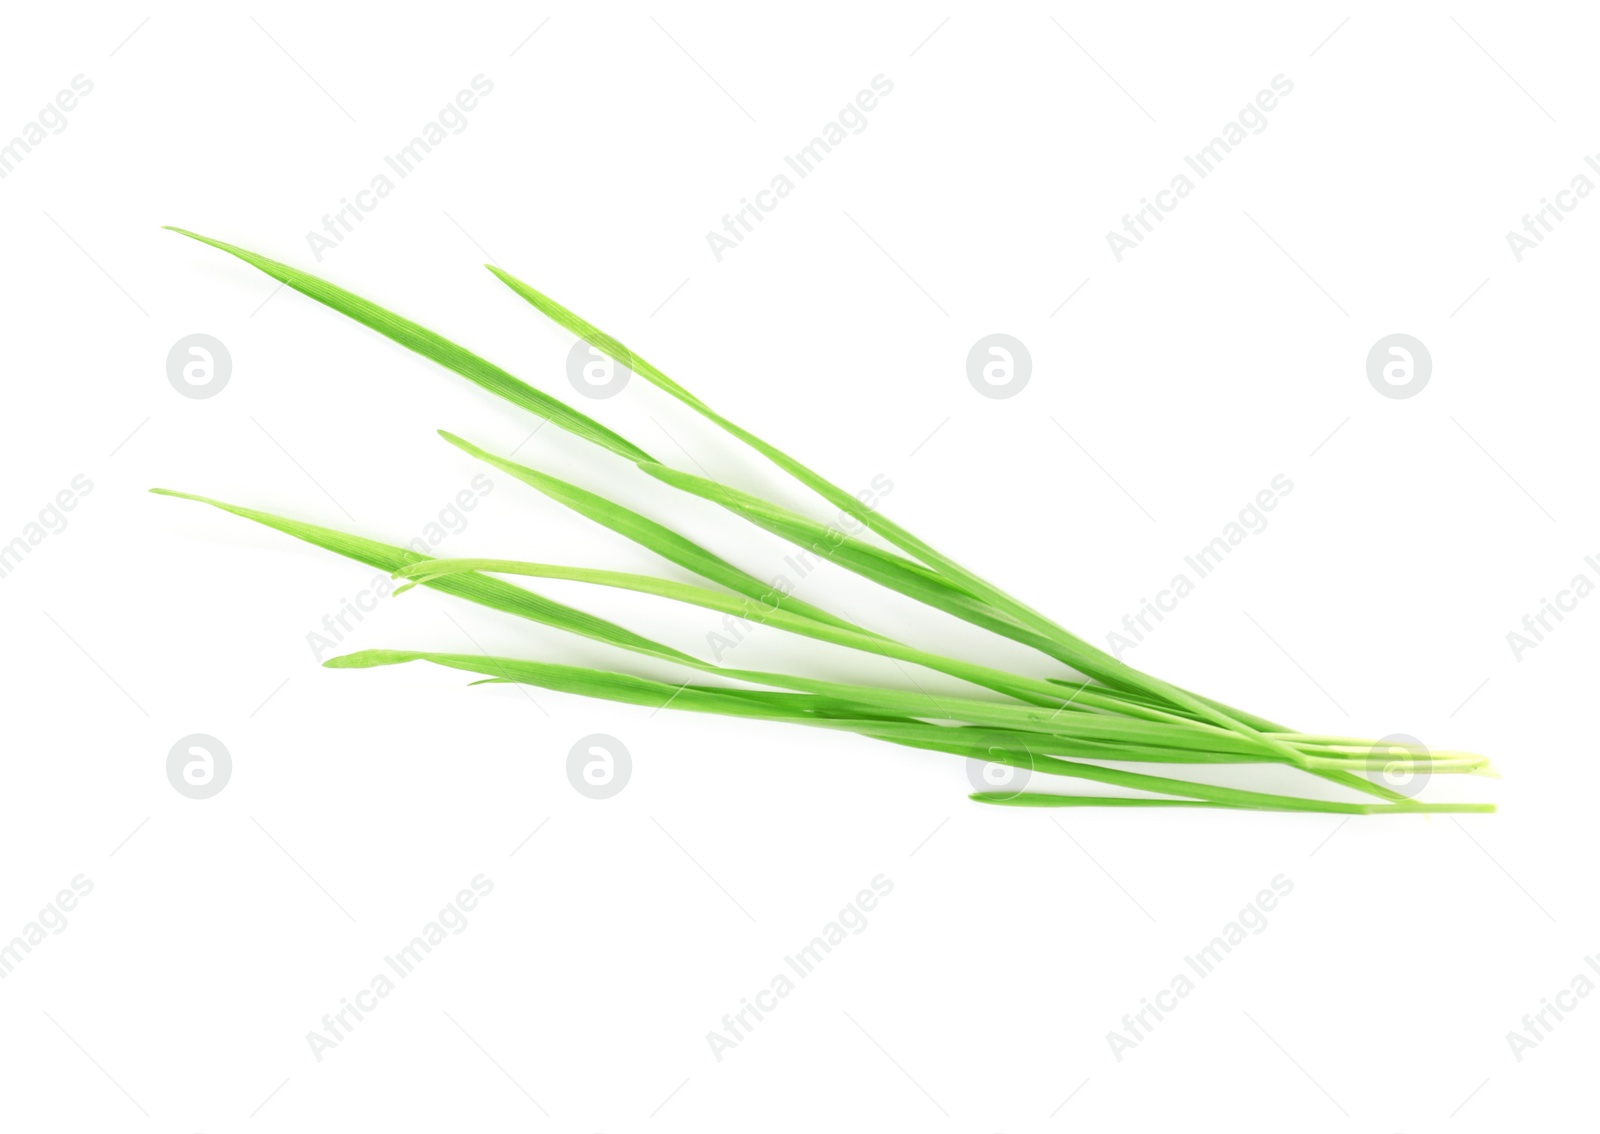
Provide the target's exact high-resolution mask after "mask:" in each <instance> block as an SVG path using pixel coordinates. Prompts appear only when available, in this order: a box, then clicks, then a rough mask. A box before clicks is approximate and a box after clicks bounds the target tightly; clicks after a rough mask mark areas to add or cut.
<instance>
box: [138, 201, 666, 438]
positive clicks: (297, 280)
mask: <svg viewBox="0 0 1600 1134" xmlns="http://www.w3.org/2000/svg"><path fill="white" fill-rule="evenodd" d="M166 227H167V228H168V229H169V230H170V231H172V232H176V233H179V234H180V235H183V236H187V237H189V238H191V239H193V240H198V241H200V243H202V244H209V245H211V247H213V248H219V249H221V250H222V251H224V252H227V253H228V254H230V255H232V256H237V257H238V258H239V259H241V260H243V261H244V262H245V263H247V264H249V265H250V266H251V267H253V268H258V269H260V270H261V271H263V272H265V273H266V274H267V275H269V276H271V277H272V278H273V279H275V280H278V281H280V282H281V283H284V284H287V285H288V286H289V287H292V288H294V290H295V291H298V292H300V293H301V294H302V295H306V296H309V297H311V298H312V299H314V300H316V301H317V302H318V303H321V304H323V305H324V306H327V307H331V308H333V310H335V311H337V312H339V313H340V314H341V315H347V316H349V317H350V318H351V319H354V320H355V321H356V322H357V323H360V324H362V325H363V326H366V327H370V328H372V329H373V330H374V331H377V332H378V333H379V334H380V335H384V336H385V337H387V338H390V339H393V340H394V341H395V342H397V343H399V344H400V345H401V346H403V347H405V348H406V349H408V350H413V351H416V352H417V353H418V354H420V355H422V356H423V357H424V358H428V359H432V360H433V361H434V362H437V363H438V364H439V365H440V366H443V367H444V368H445V369H447V370H453V371H455V372H456V373H457V374H459V375H461V376H462V377H463V378H465V379H467V380H468V381H470V382H475V383H477V384H478V385H479V386H482V387H483V388H484V389H485V390H488V391H489V392H490V393H492V394H498V395H499V396H500V397H502V398H504V399H505V400H506V401H508V402H510V403H511V404H513V405H516V406H520V407H521V408H523V409H525V410H527V411H528V412H529V413H531V414H534V415H535V416H537V417H542V418H544V419H545V420H546V421H549V422H551V423H552V424H554V425H558V426H560V427H561V428H562V429H565V430H567V431H568V432H569V433H573V434H576V435H577V436H579V437H582V438H584V439H585V440H588V441H593V442H594V443H595V444H596V445H599V446H601V447H602V448H605V449H608V450H610V451H611V452H613V453H616V454H617V455H618V456H620V457H624V458H626V459H628V460H630V461H640V460H649V459H650V455H649V454H648V453H646V452H645V451H644V450H643V449H641V448H639V447H638V446H637V445H635V444H633V443H632V442H631V441H629V440H628V439H627V438H626V437H623V436H622V435H621V434H618V433H614V432H613V431H611V430H610V429H607V428H606V427H605V426H603V425H601V424H600V423H599V422H598V421H595V420H594V419H593V418H590V417H588V416H586V415H585V414H582V413H579V412H578V411H577V410H575V409H573V408H572V407H571V406H569V405H567V404H566V403H564V402H562V401H560V400H558V399H556V398H553V397H551V396H550V395H549V394H546V393H544V392H542V391H540V390H536V389H534V388H533V387H532V386H530V385H528V384H527V383H526V382H524V381H522V379H520V378H517V377H515V376H514V375H512V374H510V373H508V372H507V371H505V370H503V369H501V368H500V367H498V366H496V365H495V364H494V363H492V362H490V361H488V360H487V359H485V358H481V357H479V356H478V355H476V354H474V353H472V352H471V351H470V350H468V349H467V348H466V347H463V346H460V345H458V344H457V343H453V342H451V341H450V340H449V339H447V338H445V337H444V336H442V335H438V334H435V333H434V332H432V331H430V330H428V329H427V328H426V327H423V326H421V325H419V324H417V323H414V322H412V321H411V320H410V319H407V318H405V317H404V316H401V315H396V314H395V313H394V312H393V311H390V310H388V309H386V308H383V307H380V306H378V305H377V304H376V303H373V302H372V301H371V300H368V299H363V298H362V297H361V296H359V295H356V294H355V293H354V292H349V291H346V290H345V289H344V288H342V287H339V286H337V285H336V284H332V283H329V282H328V281H327V280H324V279H321V278H320V277H318V276H314V275H311V274H310V273H309V272H302V271H300V270H299V269H298V268H293V267H290V266H289V265H288V264H283V263H279V262H278V261H277V260H272V259H269V258H267V257H266V256H262V255H260V254H258V253H255V252H251V251H248V250H247V249H244V248H240V247H237V246H236V245H233V244H228V243H225V242H224V241H221V240H213V239H212V238H211V237H209V236H201V235H199V234H198V233H194V232H189V231H188V230H186V229H182V228H174V227H172V226H171V225H168V226H166Z"/></svg>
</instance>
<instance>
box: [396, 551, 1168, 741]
mask: <svg viewBox="0 0 1600 1134" xmlns="http://www.w3.org/2000/svg"><path fill="white" fill-rule="evenodd" d="M480 571H481V572H486V573H489V574H497V575H523V576H529V577H533V578H539V579H565V580H570V581H573V582H582V583H590V584H593V585H596V586H603V587H614V588H617V589H620V590H627V591H635V592H638V593H640V594H649V595H656V596H658V597H660V598H666V599H671V600H673V601H675V602H681V603H688V604H690V605H693V606H698V607H702V608H704V609H706V610H714V611H717V612H719V613H722V614H728V615H731V616H733V617H734V618H737V619H740V620H742V621H745V622H751V623H761V624H765V625H768V626H772V627H775V628H777V629H780V630H784V631H787V632H789V633H791V634H798V635H802V636H804V637H807V638H812V639H814V640H816V641H821V642H828V643H830V644H832V645H837V646H844V647H847V648H849V649H854V650H859V651H861V652H863V653H869V654H876V655H877V656H879V657H884V658H890V659H893V660H895V661H904V662H910V663H912V664H914V665H920V666H925V667H926V668H928V669H932V670H937V671H938V672H941V673H945V674H949V675H950V676H951V677H958V678H961V679H962V680H964V681H969V682H971V683H972V684H974V685H979V686H982V687H984V688H986V689H991V690H994V691H995V692H997V693H1004V694H1006V695H1007V696H1010V697H1015V698H1016V699H1018V700H1020V701H1025V702H1027V703H1029V704H1032V705H1039V706H1043V707H1046V708H1057V709H1059V708H1065V707H1071V708H1073V709H1075V710H1077V709H1090V708H1098V709H1106V710H1109V711H1112V712H1120V713H1123V714H1125V715H1128V716H1133V717H1139V718H1141V719H1144V720H1164V721H1171V722H1176V723H1184V722H1185V721H1186V720H1187V718H1184V717H1180V716H1177V715H1175V714H1172V713H1168V712H1164V711H1162V710H1160V709H1155V708H1149V707H1146V706H1145V705H1142V704H1130V703H1128V702H1126V701H1124V700H1122V699H1121V698H1120V697H1118V696H1114V695H1112V694H1111V691H1097V690H1093V689H1085V690H1079V691H1078V692H1076V693H1074V694H1072V695H1070V696H1069V695H1067V694H1066V693H1065V691H1064V690H1062V688H1061V687H1060V686H1057V685H1054V684H1052V683H1051V682H1048V681H1043V680H1040V679H1036V678H1030V677H1022V676H1018V675H1016V674H1010V673H1006V672H1004V671H1002V670H997V669H992V668H990V667H988V666H984V665H978V664H976V663H973V662H968V661H963V660H961V659H959V658H950V657H944V656H942V655H939V654H934V653H930V652H928V651H926V650H919V649H917V648H916V647H914V646H907V645H905V644H903V643H900V642H897V641H893V640H891V639H889V638H884V637H881V636H879V635H876V634H866V633H863V632H861V631H860V630H857V629H854V628H843V627H838V626H834V625H830V624H825V623H822V622H818V621H816V620H815V619H812V618H808V617H805V616H803V615H797V614H794V613H792V612H790V611H788V610H785V609H783V608H782V606H779V605H767V604H763V603H760V602H758V601H757V600H754V599H751V598H749V597H746V596H736V595H727V594H723V593H722V592H720V591H713V590H709V589H707V588H705V587H698V586H694V585H692V584H689V583H678V582H673V581H671V580H668V579H657V578H655V577H653V576H650V575H634V574H628V573H626V572H621V571H599V570H594V569H591V568H587V567H559V566H555V565H552V564H548V563H527V562H522V561H519V560H510V559H438V560H430V561H429V562H426V563H417V564H413V565H412V566H410V567H406V568H404V569H402V570H400V571H397V572H396V573H395V577H396V578H397V579H412V580H423V579H432V578H438V577H440V576H444V575H453V574H460V573H463V572H468V573H470V572H480Z"/></svg>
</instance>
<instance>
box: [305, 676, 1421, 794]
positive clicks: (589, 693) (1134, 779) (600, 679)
mask: <svg viewBox="0 0 1600 1134" xmlns="http://www.w3.org/2000/svg"><path fill="white" fill-rule="evenodd" d="M413 661H425V662H431V663H433V664H435V665H440V666H445V667H447V668H450V669H458V670H462V671H465V672H467V673H477V674H481V675H483V676H485V677H489V678H492V679H496V680H499V681H512V682H517V683H521V684H526V685H533V686H536V687H539V688H543V689H550V690H553V691H556V692H561V693H574V694H578V695H581V696H586V697H596V698H600V699H604V700H609V701H619V702H622V703H625V704H633V705H641V706H649V707H650V708H652V709H660V708H664V707H668V706H670V707H672V708H675V709H680V710H684V711H688V712H707V713H715V714H718V715H722V716H734V717H755V718H760V719H765V720H778V721H787V722H789V723H792V724H805V725H811V726H814V727H822V728H834V729H840V728H843V729H851V724H852V723H851V722H848V721H840V720H830V719H827V718H823V717H818V716H814V715H811V714H807V713H805V712H804V711H802V710H799V709H786V708H785V707H784V702H783V701H782V700H781V697H782V696H783V695H768V696H763V697H759V698H754V697H740V696H735V695H730V693H729V692H727V691H723V690H709V689H703V688H698V687H693V686H680V687H678V688H674V687H673V686H670V685H667V684H666V683H664V682H660V681H652V680H650V679H647V678H639V677H631V676H628V675H625V674H617V673H610V672H606V671H603V670H594V669H587V668H584V667H579V666H568V665H555V664H552V663H548V662H536V661H529V660H526V659H521V658H503V657H480V656H478V655H475V654H450V653H438V652H433V651H427V650H362V651H359V652H357V653H354V654H346V655H344V656H342V657H337V658H329V659H328V660H327V661H325V662H323V663H322V664H323V665H325V666H327V667H328V668H330V669H369V668H373V667H377V666H388V665H402V664H405V663H408V662H413ZM900 743H903V744H906V745H908V746H910V747H916V748H924V749H928V750H931V751H944V752H949V753H951V754H953V755H959V756H967V757H969V758H974V759H983V760H988V761H990V762H993V763H1004V764H1011V765H1014V766H1018V767H1024V768H1028V769H1029V770H1031V771H1038V772H1044V773H1047V774H1051V775H1062V776H1071V777H1076V778H1079V779H1087V780H1093V781H1096V782H1099V783H1106V784H1112V785H1116V786H1120V787H1127V788H1132V789H1135V790H1139V791H1150V792H1156V793H1160V794H1163V795H1177V796H1182V797H1184V798H1187V799H1200V800H1208V801H1212V802H1218V803H1228V804H1233V805H1238V806H1248V807H1255V808H1263V807H1270V808H1273V809H1278V810H1291V811H1314V812H1335V813H1340V814H1364V813H1365V812H1364V811H1363V810H1362V808H1363V807H1365V806H1368V805H1363V804H1350V803H1339V802H1330V801H1323V800H1312V799H1300V798H1298V797H1295V796H1285V795H1276V794H1271V793H1266V792H1252V791H1244V790H1241V789H1237V788H1228V787H1218V786H1215V785H1212V784H1202V783H1193V782H1190V781H1188V780H1179V779H1173V778H1171V777H1167V776H1149V775H1145V774H1143V773H1138V772H1127V771H1123V770H1121V769H1116V768H1102V767H1099V766H1097V765H1093V764H1083V763H1079V762H1076V761H1069V760H1060V759H1056V758H1054V757H1050V756H1045V755H1037V754H1033V753H1030V752H1019V751H1014V750H1009V749H999V748H991V749H983V748H975V747H972V746H968V745H963V744H961V743H959V742H955V741H951V742H949V743H943V742H941V741H939V740H937V739H932V738H930V739H924V740H920V741H910V740H907V741H901V742H900ZM1414 806H1415V807H1416V808H1418V809H1420V808H1421V807H1422V806H1423V805H1414Z"/></svg>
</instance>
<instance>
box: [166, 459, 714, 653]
mask: <svg viewBox="0 0 1600 1134" xmlns="http://www.w3.org/2000/svg"><path fill="white" fill-rule="evenodd" d="M150 491H151V492H153V493H155V494H156V495H158V496H174V497H177V498H178V499H180V500H193V501H196V502H198V503H201V504H209V505H211V506H212V507H213V508H220V509H222V511H224V512H230V513H232V514H233V515H235V516H240V517H242V518H244V519H246V520H251V521H254V522H255V523H258V524H262V525H264V526H265V527H269V528H273V529H275V530H277V531H280V532H283V533H284V534H285V535H290V536H293V537H294V538H296V539H298V540H303V541H304V542H306V543H309V544H313V545H315V546H317V547H321V548H324V549H326V550H328V551H331V552H334V553H335V554H337V555H342V556H344V557H345V558H347V559H354V560H356V561H357V562H359V563H365V564H367V565H368V566H371V567H376V568H379V569H380V570H383V571H388V572H391V573H393V572H395V571H398V570H400V569H401V568H402V567H407V566H409V565H411V564H413V563H420V562H423V561H425V560H426V559H427V558H428V557H427V556H425V555H419V554H418V553H417V552H415V551H411V550H409V549H407V548H403V547H393V546H391V545H389V544H386V543H379V542H378V541H377V540H371V539H365V538H363V537H361V536H356V535H351V534H349V533H348V532H341V531H337V530H335V529H333V528H324V527H319V526H318V525H316V524H308V523H305V522H303V521H301V520H292V519H289V518H288V517H285V516H276V515H273V514H272V513H271V512H262V511H259V510H257V509H255V508H246V507H243V506H241V505H238V504H229V503H226V502H225V501H222V500H213V499H211V498H210V497H207V496H196V495H194V494H193V493H188V492H175V491H173V490H171V489H167V488H152V489H151V490H150ZM427 586H429V587H431V588H432V589H434V590H437V591H440V592H442V593H444V594H448V595H454V596H456V597H458V598H464V599H468V600H470V601H472V602H475V603H479V604H480V605H483V606H487V607H492V608H493V609H495V610H500V611H504V612H505V613H507V614H515V615H517V616H518V617H519V618H526V619H528V620H529V621H531V622H538V623H542V624H544V625H546V626H553V627H555V628H556V629H559V630H566V631H568V632H570V633H573V634H579V635H582V636H583V637H585V638H591V639H593V640H595V641H599V642H605V643H607V644H609V645H613V646H619V647H621V648H622V649H625V650H631V651H633V652H635V653H641V654H648V655H650V656H652V657H656V658H660V659H662V660H664V661H671V662H676V663H678V664H680V665H699V664H701V663H700V662H699V659H697V658H694V657H691V656H690V655H688V654H685V653H683V652H682V651H680V650H675V649H673V648H672V647H671V646H667V645H663V644H662V643H660V642H655V641H652V640H651V639H649V638H646V637H643V636H641V635H639V634H635V633H634V632H633V631H631V630H628V629H626V628H625V627H622V626H618V625H617V624H616V623H614V622H608V621H606V620H605V619H603V618H596V617H595V616H594V615H592V614H588V613H586V612H584V611H581V610H577V609H574V608H573V607H570V606H566V605H564V604H562V603H559V602H554V601H552V600H550V599H547V598H545V597H543V596H542V595H537V594H534V593H533V592H532V591H530V590H527V589H525V588H523V587H518V586H513V585H512V584H510V583H507V582H504V581H502V580H500V579H491V578H489V577H488V576H486V575H451V576H447V577H445V578H441V579H437V580H433V581H430V582H429V583H428V584H427Z"/></svg>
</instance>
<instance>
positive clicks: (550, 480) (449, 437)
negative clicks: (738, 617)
mask: <svg viewBox="0 0 1600 1134" xmlns="http://www.w3.org/2000/svg"><path fill="white" fill-rule="evenodd" d="M439 436H441V437H443V438H444V439H445V440H446V441H448V442H450V444H452V445H454V446H455V447H456V448H458V449H460V450H462V451H463V452H465V453H469V454H471V455H472V456H474V457H476V458H478V460H480V461H483V462H485V463H487V464H490V465H493V466H494V467H495V468H497V469H499V470H500V471H501V472H504V473H507V474H508V475H510V476H513V477H516V478H517V479H518V480H520V481H522V482H523V483H524V484H526V485H529V486H530V487H532V488H536V489H538V490H539V491H540V492H542V493H544V494H545V495H546V496H548V497H550V499H552V500H554V501H556V502H557V503H559V504H563V505H565V506H566V507H568V508H571V509H572V510H573V511H574V512H577V513H578V514H579V515H581V516H584V517H586V518H588V519H590V520H593V521H594V522H595V523H597V524H600V525H602V526H603V527H607V528H610V529H611V530H612V531H614V532H616V533H617V534H618V535H620V536H624V537H625V538H627V539H630V540H632V541H633V542H634V543H637V544H639V545H640V546H641V547H644V548H647V549H648V550H650V551H653V552H655V553H656V554H657V555H659V556H661V557H662V558H663V559H666V560H668V561H669V562H672V563H676V564H677V565H678V566H680V567H682V568H684V569H685V570H687V571H692V572H694V573H695V574H696V575H699V576H700V577H701V578H702V579H707V580H709V581H710V582H713V583H720V584H721V585H722V586H724V587H727V588H728V589H729V590H731V591H735V592H737V593H738V594H741V595H744V596H745V597H746V598H749V599H753V600H755V601H757V602H762V603H769V602H770V601H771V600H772V599H773V598H774V597H775V596H776V594H777V592H776V591H775V590H774V588H773V587H772V585H771V584H768V583H763V582H762V581H761V580H760V579H758V578H756V577H755V576H754V575H752V574H750V573H749V572H748V571H744V570H742V569H740V568H738V567H735V566H734V565H733V564H732V563H729V562H728V561H727V560H725V559H723V558H722V557H721V556H718V555H715V554H713V553H712V552H710V551H707V550H706V549H705V548H703V547H701V546H700V545H699V544H697V543H695V542H694V541H693V540H690V539H688V538H686V537H684V536H682V535H679V534H678V533H677V532H675V531H673V530H672V529H671V528H668V527H666V526H665V525H663V524H658V523H656V522H655V521H654V520H651V519H648V518H646V517H644V516H641V515H640V514H639V513H637V512H635V511H632V510H631V509H628V508H624V507H623V506H622V505H620V504H616V503H613V502H612V501H610V500H607V499H606V498H605V497H603V496H598V495H596V494H595V493H593V492H589V491H587V490H585V489H582V488H579V487H578V486H577V485H574V484H568V483H567V482H566V481H564V480H558V479H557V478H555V477H553V476H549V475H547V474H545V473H542V472H539V471H538V470H537V469H532V468H529V467H528V466H527V465H522V464H518V463H517V462H516V461H512V460H509V459H507V458H505V457H497V456H495V455H494V454H493V453H490V452H488V451H486V450H484V449H480V448H479V447H478V446H476V445H474V444H472V442H470V441H465V440H463V439H461V438H460V437H457V436H456V435H455V434H453V433H450V432H447V431H445V430H443V429H441V430H440V431H439ZM782 601H783V603H784V605H785V606H786V607H787V608H788V609H789V610H790V611H791V612H793V613H795V614H799V615H801V616H803V617H805V618H810V619H813V620H814V621H817V622H821V623H824V624H826V625H829V626H835V627H838V628H840V629H848V630H859V627H856V626H853V625H852V624H851V623H849V622H846V621H845V620H844V619H841V618H837V617H835V616H834V615H832V614H829V613H828V612H827V611H825V610H823V609H821V608H820V607H816V606H812V605H811V604H810V603H806V602H801V601H800V600H799V599H794V598H785V599H783V600H782Z"/></svg>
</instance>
